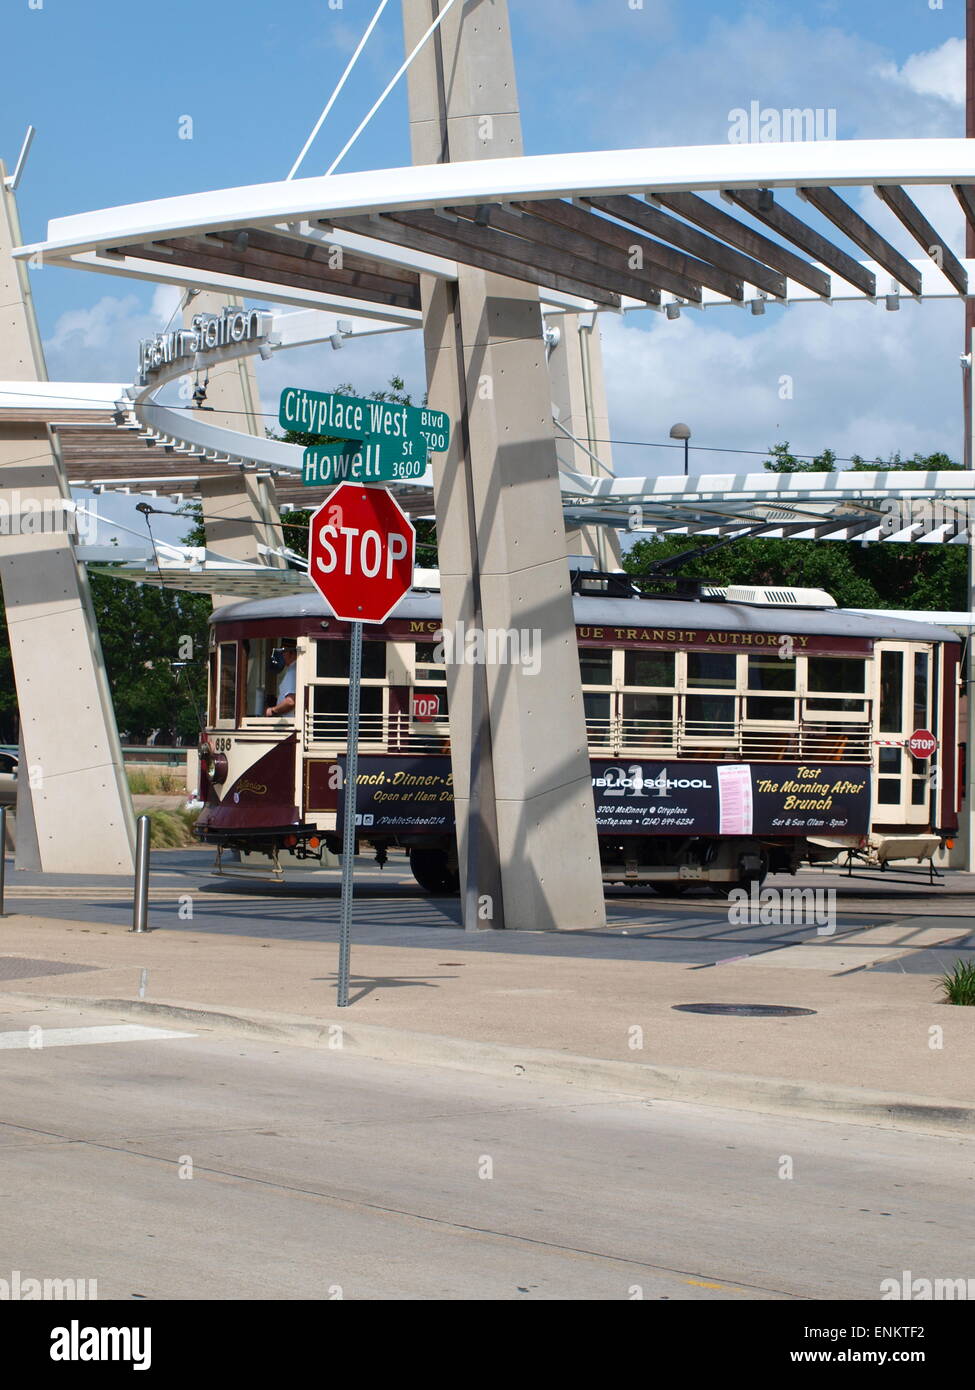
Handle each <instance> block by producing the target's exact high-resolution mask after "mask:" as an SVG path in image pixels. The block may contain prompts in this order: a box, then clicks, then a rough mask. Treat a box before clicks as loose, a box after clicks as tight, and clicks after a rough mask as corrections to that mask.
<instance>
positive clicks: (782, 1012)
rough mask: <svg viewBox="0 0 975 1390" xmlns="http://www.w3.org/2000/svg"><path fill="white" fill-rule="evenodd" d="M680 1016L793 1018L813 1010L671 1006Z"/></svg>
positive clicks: (769, 1006) (776, 1006) (772, 1006)
mask: <svg viewBox="0 0 975 1390" xmlns="http://www.w3.org/2000/svg"><path fill="white" fill-rule="evenodd" d="M671 1008H673V1009H676V1010H677V1012H678V1013H682V1014H735V1015H737V1016H739V1017H741V1018H795V1017H796V1015H798V1014H814V1013H815V1012H816V1010H815V1009H793V1008H791V1007H790V1006H789V1005H788V1004H672V1005H671Z"/></svg>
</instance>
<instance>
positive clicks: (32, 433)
mask: <svg viewBox="0 0 975 1390" xmlns="http://www.w3.org/2000/svg"><path fill="white" fill-rule="evenodd" d="M5 172H6V171H5V170H4V167H3V165H2V164H0V306H2V307H0V379H7V380H15V381H43V380H46V376H47V374H46V371H45V368H44V360H43V354H42V352H41V346H40V339H39V335H38V332H37V324H36V321H35V318H34V312H33V306H32V304H31V300H30V288H29V285H28V282H27V269H26V267H25V266H24V265H23V263H22V262H18V263H14V261H13V260H12V258H11V254H10V253H11V249H12V247H14V246H17V245H20V243H21V236H20V228H19V225H18V221H17V209H16V205H15V201H14V195H13V193H12V192H11V191H10V190H9V189H7V188H5V187H4V186H3V177H4V175H5ZM0 497H2V499H3V501H4V503H5V506H6V509H7V517H8V518H9V521H8V529H6V530H5V532H4V533H2V534H0V582H2V585H3V598H4V604H5V607H6V615H7V627H8V630H9V633H10V651H11V656H12V658H13V667H14V677H15V680H16V683H17V699H18V705H19V708H20V726H21V755H22V760H21V765H20V771H19V776H18V822H19V823H22V824H23V827H24V834H23V835H22V836H21V835H18V845H17V867H18V868H32V869H36V868H39V869H43V870H45V871H47V872H53V873H104V874H111V873H124V874H130V873H132V871H133V868H134V845H135V823H134V820H133V815H132V801H131V797H130V796H129V790H128V783H127V782H126V778H125V770H124V767H123V764H122V751H121V748H120V746H119V739H118V732H117V729H116V727H115V716H114V712H113V709H112V701H111V695H110V692H109V688H108V682H107V679H106V677H105V667H104V662H103V660H102V653H101V644H100V642H99V640H98V632H97V630H96V627H95V618H94V611H93V609H92V604H91V595H90V593H89V589H88V577H87V574H86V573H85V571H84V567H83V566H82V565H80V564H79V563H78V561H77V559H76V558H75V553H74V546H73V543H72V539H71V535H70V533H69V531H68V530H67V529H65V526H64V523H63V521H62V523H61V525H60V526H59V527H58V528H57V529H55V527H54V524H53V523H55V521H56V518H57V516H58V513H59V512H61V513H62V514H63V508H62V507H61V503H62V502H63V501H65V500H68V499H70V492H69V489H68V485H67V482H66V480H65V477H64V471H63V469H62V467H61V462H60V458H59V455H58V452H57V447H56V443H55V441H54V438H53V436H52V434H51V432H50V431H49V429H48V428H47V426H46V425H43V424H15V423H4V422H3V421H2V417H0ZM31 518H32V520H31ZM38 518H41V519H43V523H44V529H40V526H39V524H38ZM28 794H29V798H28V802H24V800H23V797H24V796H28ZM32 824H33V827H34V830H33V833H31V829H30V827H31V825H32Z"/></svg>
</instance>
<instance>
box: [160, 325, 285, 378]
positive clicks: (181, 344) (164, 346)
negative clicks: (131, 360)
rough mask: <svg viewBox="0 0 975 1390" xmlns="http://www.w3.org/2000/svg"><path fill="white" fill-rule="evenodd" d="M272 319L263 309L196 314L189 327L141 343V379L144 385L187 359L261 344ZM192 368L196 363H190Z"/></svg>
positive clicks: (161, 334) (267, 332) (268, 330)
mask: <svg viewBox="0 0 975 1390" xmlns="http://www.w3.org/2000/svg"><path fill="white" fill-rule="evenodd" d="M270 322H271V316H270V315H269V314H267V313H265V312H263V311H262V310H260V309H234V308H227V309H224V311H223V313H222V314H194V315H193V319H192V322H191V327H189V328H176V329H174V330H173V332H171V333H157V334H156V335H155V336H154V337H152V338H143V339H142V342H141V343H140V344H139V377H140V380H141V381H142V382H143V384H144V383H145V382H146V380H147V378H148V377H150V376H151V375H152V374H153V373H154V372H158V371H159V370H160V369H161V368H162V367H168V366H171V365H172V363H174V362H178V361H179V360H180V358H183V357H196V356H198V355H199V354H200V353H204V352H213V351H214V350H215V349H216V348H222V347H235V346H236V345H237V344H238V343H258V344H260V343H261V342H263V341H264V339H265V338H267V336H268V334H269V333H270V331H271V330H270ZM190 365H191V366H192V363H191V364H190Z"/></svg>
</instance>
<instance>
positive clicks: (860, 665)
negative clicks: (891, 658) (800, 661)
mask: <svg viewBox="0 0 975 1390" xmlns="http://www.w3.org/2000/svg"><path fill="white" fill-rule="evenodd" d="M808 686H809V690H810V692H812V691H834V690H835V691H844V692H851V693H856V694H859V693H860V692H861V691H865V690H866V688H867V663H866V662H865V661H864V660H863V658H862V657H848V656H811V657H810V658H809V679H808ZM806 709H807V710H831V711H833V712H834V713H845V714H865V713H866V710H867V702H866V700H848V699H844V698H842V696H840V695H832V696H830V698H829V699H815V700H807V701H806Z"/></svg>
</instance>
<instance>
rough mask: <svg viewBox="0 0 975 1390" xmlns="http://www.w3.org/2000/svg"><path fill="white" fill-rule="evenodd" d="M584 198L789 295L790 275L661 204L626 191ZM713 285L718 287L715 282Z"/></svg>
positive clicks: (744, 277)
mask: <svg viewBox="0 0 975 1390" xmlns="http://www.w3.org/2000/svg"><path fill="white" fill-rule="evenodd" d="M583 201H584V202H586V203H588V204H589V205H590V206H591V207H594V208H599V209H600V211H602V212H607V213H609V214H610V216H612V217H617V218H619V219H620V221H622V222H628V223H629V224H630V226H632V227H638V228H639V229H640V230H641V231H644V232H648V233H649V234H650V235H651V236H655V237H658V238H659V240H660V241H664V242H670V243H671V245H673V246H679V247H680V248H681V249H682V250H683V251H688V252H690V254H691V255H692V256H697V257H698V258H699V259H700V260H702V261H704V262H706V263H708V264H710V265H712V266H715V267H716V268H717V269H718V270H721V271H724V272H725V274H726V275H730V276H733V277H734V278H735V279H736V280H745V281H747V282H748V284H750V285H755V286H756V288H757V289H760V290H765V291H766V293H768V294H771V295H774V296H775V297H776V299H783V298H784V297H785V293H786V278H785V276H784V275H782V274H780V273H779V272H778V271H776V270H772V269H770V268H769V266H767V265H764V264H763V263H762V262H761V261H756V260H753V259H752V258H751V257H750V256H745V255H743V254H742V252H740V251H736V250H735V249H734V248H733V247H731V246H727V245H726V244H725V243H724V242H723V241H716V240H715V239H714V237H709V236H707V235H706V234H705V233H704V232H699V231H698V230H697V228H696V227H689V226H688V224H687V223H686V222H681V221H680V220H679V219H678V218H676V217H671V216H670V214H669V213H666V212H661V210H660V208H655V207H651V206H650V204H649V203H643V202H641V201H640V200H639V198H632V197H630V196H628V195H625V196H620V197H612V198H586V199H584V200H583ZM712 288H716V287H715V286H712Z"/></svg>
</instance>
